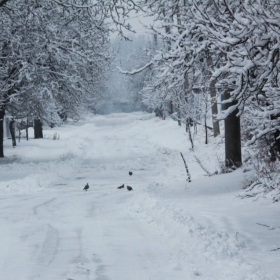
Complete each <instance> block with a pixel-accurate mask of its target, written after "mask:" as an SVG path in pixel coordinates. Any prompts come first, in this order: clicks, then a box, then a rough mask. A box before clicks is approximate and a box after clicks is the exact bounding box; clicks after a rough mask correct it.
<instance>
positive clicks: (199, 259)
mask: <svg viewBox="0 0 280 280" xmlns="http://www.w3.org/2000/svg"><path fill="white" fill-rule="evenodd" d="M29 133H30V135H32V129H30V132H29ZM54 133H58V134H59V136H60V139H59V140H53V135H54ZM44 134H45V139H36V140H35V139H30V140H29V141H26V140H25V139H21V142H20V143H18V145H17V147H16V148H15V149H13V148H12V145H11V143H10V142H11V141H10V140H5V142H4V144H5V155H6V157H5V158H4V159H1V165H0V174H1V177H0V178H1V181H0V193H1V195H0V201H1V204H0V207H1V218H0V227H1V231H0V249H1V250H0V271H1V276H0V279H3V280H14V279H17V280H29V279H30V280H31V279H32V280H33V279H68V280H70V279H71V280H83V279H96V280H97V279H98V280H108V279H114V280H115V279H122V280H126V279H127V280H128V279H129V280H130V279H135V280H136V279H139V280H143V279H153V280H154V279H160V280H163V279H168V280H171V279H178V280H180V279H184V280H185V279H208V280H210V279H213V280H214V279H215V280H217V279H280V277H279V275H280V267H279V262H280V250H276V251H271V250H273V249H277V248H279V247H280V243H279V232H280V223H279V214H280V213H279V212H280V211H279V204H278V203H274V204H273V203H272V202H271V201H270V200H268V199H258V200H257V201H253V200H251V199H243V200H242V199H240V198H239V197H238V195H239V194H240V193H241V192H242V187H243V185H244V182H245V181H246V180H250V176H252V173H251V172H243V170H242V169H240V170H237V171H235V172H232V173H229V174H223V175H216V176H212V177H207V176H205V172H204V171H203V170H202V168H201V167H200V166H199V165H198V163H197V162H196V160H195V158H194V156H193V155H195V156H197V158H199V160H200V161H201V162H202V163H203V165H204V166H205V167H206V168H207V169H208V170H209V172H210V173H212V172H214V171H215V170H216V169H217V162H216V160H217V156H219V157H223V155H222V151H223V146H222V145H221V144H219V140H214V139H213V138H211V139H210V144H209V146H207V145H204V144H203V140H204V139H203V133H202V132H199V133H198V135H197V136H195V139H194V143H195V150H194V152H193V151H190V150H189V148H190V145H189V141H188V136H187V135H186V133H185V131H184V128H183V127H179V126H178V125H177V124H176V122H174V121H173V120H171V119H167V120H165V121H162V120H160V119H158V118H155V117H154V116H153V115H152V114H147V113H140V112H136V113H130V114H124V113H118V114H111V115H106V116H87V117H85V119H83V120H80V121H78V122H69V123H68V124H67V125H65V126H63V127H59V128H53V129H47V128H45V130H44ZM180 152H182V153H183V154H184V157H185V159H186V162H187V164H188V167H189V170H190V173H191V176H192V182H191V183H188V182H186V173H185V168H184V164H183V161H182V158H181V156H180ZM129 171H132V172H133V175H132V176H129V175H128V172H129ZM86 183H89V186H90V188H89V190H88V191H83V187H84V186H85V185H86ZM122 184H125V186H127V185H130V186H132V187H133V191H130V192H129V191H127V190H126V188H124V189H121V190H119V189H117V187H118V186H120V185H122Z"/></svg>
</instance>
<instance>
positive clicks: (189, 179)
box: [180, 153, 191, 182]
mask: <svg viewBox="0 0 280 280" xmlns="http://www.w3.org/2000/svg"><path fill="white" fill-rule="evenodd" d="M180 154H181V157H182V159H183V161H184V164H185V168H186V172H187V175H188V178H187V180H188V181H189V182H191V174H190V172H189V168H188V166H187V164H186V161H185V159H184V156H183V154H182V153H180Z"/></svg>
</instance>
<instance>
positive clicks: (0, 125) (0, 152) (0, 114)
mask: <svg viewBox="0 0 280 280" xmlns="http://www.w3.org/2000/svg"><path fill="white" fill-rule="evenodd" d="M4 116H5V109H4V108H3V106H1V107H0V158H3V157H4Z"/></svg>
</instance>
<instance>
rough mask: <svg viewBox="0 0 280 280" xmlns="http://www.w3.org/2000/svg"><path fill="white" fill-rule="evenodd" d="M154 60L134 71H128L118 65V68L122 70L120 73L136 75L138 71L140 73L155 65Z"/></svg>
mask: <svg viewBox="0 0 280 280" xmlns="http://www.w3.org/2000/svg"><path fill="white" fill-rule="evenodd" d="M153 64H154V62H152V61H151V62H149V63H147V64H146V65H144V66H143V67H141V68H138V69H134V70H132V71H126V70H123V69H122V68H121V67H117V69H118V70H119V71H120V73H122V74H126V75H135V74H137V73H140V72H142V71H144V70H145V69H147V68H149V67H150V66H151V65H153Z"/></svg>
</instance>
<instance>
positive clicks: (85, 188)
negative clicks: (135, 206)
mask: <svg viewBox="0 0 280 280" xmlns="http://www.w3.org/2000/svg"><path fill="white" fill-rule="evenodd" d="M128 174H129V176H132V174H133V173H132V172H131V171H129V172H128ZM126 188H127V190H128V191H132V190H133V188H132V187H131V186H126ZM88 189H89V184H88V183H87V184H86V185H85V187H84V189H83V190H84V191H87V190H88ZM118 189H124V184H122V185H121V186H119V187H118Z"/></svg>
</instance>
